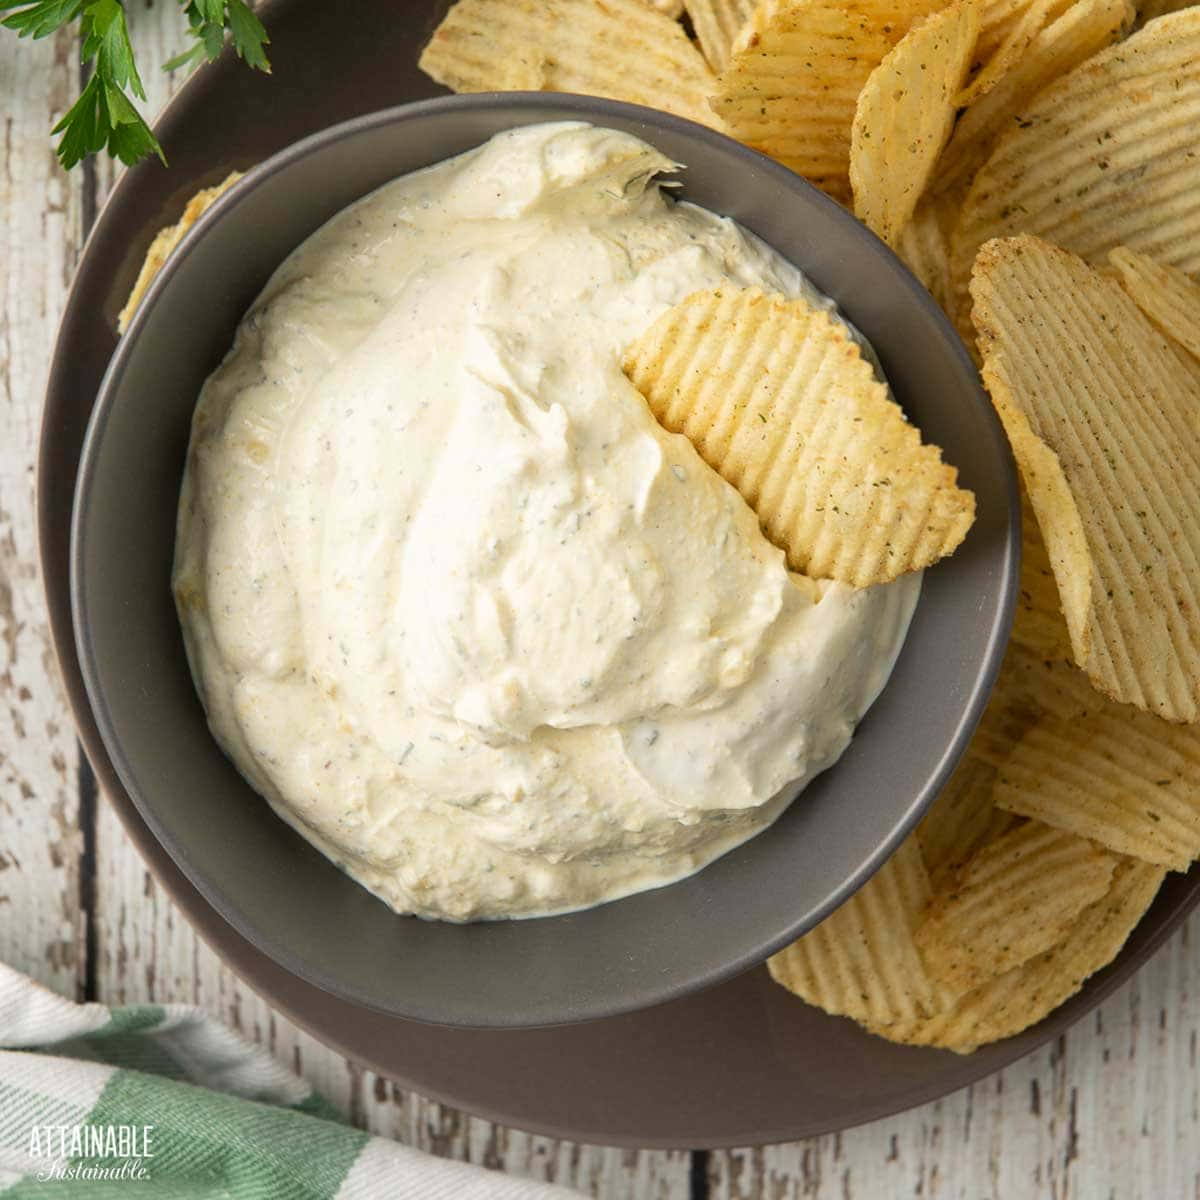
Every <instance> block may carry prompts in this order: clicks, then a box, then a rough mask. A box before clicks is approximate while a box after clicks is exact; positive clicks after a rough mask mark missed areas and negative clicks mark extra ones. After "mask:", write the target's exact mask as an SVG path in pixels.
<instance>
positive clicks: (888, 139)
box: [850, 0, 1048, 245]
mask: <svg viewBox="0 0 1200 1200" xmlns="http://www.w3.org/2000/svg"><path fill="white" fill-rule="evenodd" d="M1041 2H1048V0H1039V3H1041ZM978 34H979V13H978V10H977V9H976V7H975V4H974V0H959V3H957V4H952V5H951V6H950V7H949V8H947V9H945V10H944V11H942V12H940V13H936V14H934V15H933V16H932V17H929V18H927V19H926V20H924V21H922V22H921V23H920V24H919V25H917V26H915V27H914V28H913V29H911V30H910V31H909V32H908V33H907V34H905V35H904V37H903V38H902V39H901V40H900V42H899V43H898V44H897V45H896V47H895V48H894V49H893V50H891V51H889V52H888V54H887V55H886V57H885V58H884V59H883V61H882V62H881V63H880V64H879V66H877V67H876V68H875V70H873V71H872V72H871V74H870V76H869V77H868V79H867V81H866V83H865V84H864V85H863V89H862V91H861V92H860V93H859V96H858V103H857V106H856V108H855V111H854V125H853V128H852V130H851V136H850V186H851V190H852V192H853V194H854V215H855V216H856V217H858V219H859V220H860V221H862V222H863V223H864V224H865V225H867V226H868V227H869V228H870V229H872V230H874V232H875V233H876V234H878V235H879V237H881V238H882V239H883V240H884V241H885V242H888V243H889V244H893V245H894V244H895V242H896V240H897V238H898V236H899V234H900V231H901V230H902V229H903V228H904V226H905V225H907V224H908V222H909V219H910V218H911V217H912V215H913V213H914V211H915V210H916V207H917V201H918V200H919V199H920V198H921V195H922V193H923V192H924V191H925V186H926V184H927V183H928V182H929V178H930V175H931V174H932V173H933V169H934V164H935V163H936V162H937V159H938V155H940V154H941V152H942V148H943V147H944V146H945V144H946V141H947V139H948V138H949V136H950V130H951V128H952V127H953V125H954V114H955V112H956V109H957V102H956V97H957V95H958V93H959V91H960V90H961V88H962V85H963V81H964V80H965V79H966V77H967V69H968V68H969V67H970V65H971V53H972V51H973V50H974V47H975V39H976V37H977V36H978Z"/></svg>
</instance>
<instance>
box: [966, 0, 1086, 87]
mask: <svg viewBox="0 0 1200 1200" xmlns="http://www.w3.org/2000/svg"><path fill="white" fill-rule="evenodd" d="M1070 3H1071V0H1033V3H1031V4H1027V5H1025V6H1024V7H1023V8H1021V9H1019V10H1018V11H1017V13H1016V14H1015V19H1014V20H1013V21H1012V23H1011V24H1010V25H1009V27H1008V28H1007V29H1006V30H1005V34H1004V37H1003V39H1002V40H1001V42H1000V44H999V45H998V46H997V47H996V48H995V50H993V51H992V53H991V54H989V55H987V56H984V55H983V54H982V53H981V52H980V51H979V50H978V41H976V55H977V57H978V58H980V59H981V60H982V65H981V66H980V68H979V70H978V71H976V72H975V74H974V75H973V76H972V77H971V80H970V82H969V83H968V84H967V85H966V86H965V87H964V88H963V89H962V91H961V92H959V94H958V97H957V104H958V106H959V107H960V108H965V107H966V106H967V105H968V104H974V103H975V101H976V100H978V99H979V98H980V97H981V96H983V95H986V94H987V93H988V92H990V91H991V90H992V88H994V87H995V86H996V84H998V83H999V82H1000V80H1001V79H1003V78H1004V77H1005V76H1006V75H1007V74H1008V73H1009V71H1010V70H1011V69H1012V68H1013V66H1014V65H1015V64H1016V63H1018V62H1019V61H1020V60H1021V57H1022V56H1023V55H1024V53H1025V51H1026V50H1027V49H1028V48H1029V45H1030V43H1031V42H1032V41H1033V39H1034V38H1035V37H1037V35H1038V34H1039V33H1040V32H1041V31H1042V30H1043V29H1044V28H1045V27H1046V26H1047V25H1048V24H1049V23H1050V22H1051V21H1053V20H1054V18H1055V17H1059V16H1061V15H1062V14H1063V12H1064V11H1065V10H1066V9H1067V8H1068V7H1069V5H1070Z"/></svg>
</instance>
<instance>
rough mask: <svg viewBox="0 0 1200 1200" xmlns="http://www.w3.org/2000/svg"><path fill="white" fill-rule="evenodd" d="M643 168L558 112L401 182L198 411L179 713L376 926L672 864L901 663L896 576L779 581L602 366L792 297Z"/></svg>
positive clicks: (178, 585)
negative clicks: (744, 299) (866, 585)
mask: <svg viewBox="0 0 1200 1200" xmlns="http://www.w3.org/2000/svg"><path fill="white" fill-rule="evenodd" d="M672 169H673V164H672V163H671V162H670V161H669V160H667V159H666V158H664V157H663V156H662V155H661V154H660V153H659V152H658V151H656V150H654V149H652V148H651V147H650V146H648V145H646V144H645V143H643V142H641V141H639V140H637V139H635V138H633V137H631V136H629V135H627V134H623V133H618V132H614V131H612V130H607V129H599V128H594V127H591V126H588V125H584V124H576V123H571V124H555V125H541V126H534V127H528V128H524V129H518V130H513V131H511V132H509V133H504V134H501V135H499V136H498V137H496V138H493V139H492V141H490V142H488V143H487V144H486V145H485V146H482V147H480V148H479V149H477V150H474V151H472V152H470V153H468V154H464V155H462V156H461V157H458V158H455V159H453V160H450V161H448V162H444V163H441V164H439V165H438V166H435V167H432V168H429V169H428V170H425V171H421V172H418V173H417V174H414V175H409V176H406V177H404V178H402V179H399V180H397V181H395V182H394V183H391V184H389V185H387V186H386V187H384V188H382V189H380V190H379V191H377V192H375V193H374V194H372V195H370V196H368V197H366V198H365V199H364V200H362V201H360V202H359V203H357V204H355V205H353V206H352V207H351V208H349V209H347V210H346V211H344V212H342V213H340V214H339V215H338V216H336V217H335V218H334V219H333V220H332V221H330V222H329V223H328V224H327V225H325V226H324V228H322V229H320V230H319V231H318V232H317V233H316V234H314V235H313V236H312V237H311V238H309V240H308V241H307V242H305V243H304V245H302V246H301V247H300V248H299V249H298V250H297V251H296V252H295V253H294V254H292V256H291V257H290V258H289V259H288V260H287V262H285V263H284V265H283V266H282V267H280V269H279V270H278V271H277V272H276V273H275V275H274V277H273V278H272V279H271V281H270V283H269V284H268V285H267V287H266V289H265V290H264V291H263V293H262V295H261V296H260V297H259V299H258V300H257V302H256V303H255V305H254V307H253V309H252V311H251V312H250V314H249V315H248V316H247V317H246V319H245V320H244V322H243V323H242V325H241V327H240V328H239V330H238V333H237V337H236V340H235V342H234V345H233V349H232V350H231V351H230V353H229V355H228V356H227V358H226V359H225V361H224V362H223V363H222V364H221V366H220V368H219V369H218V370H217V371H216V372H215V373H214V374H213V375H212V376H211V378H210V379H209V380H208V381H207V382H206V383H205V385H204V389H203V391H202V393H201V396H200V400H199V404H198V406H197V409H196V414H195V419H194V423H193V428H192V441H191V449H190V453H189V457H188V465H187V471H186V475H185V478H184V483H183V492H182V497H181V502H180V509H179V525H178V540H177V546H176V563H175V578H174V585H175V592H176V598H177V602H178V606H179V613H180V619H181V621H182V624H183V630H184V636H185V640H186V643H187V649H188V655H189V659H190V662H191V666H192V671H193V674H194V675H195V678H196V682H197V686H198V688H199V691H200V695H201V697H202V699H203V701H204V705H205V708H206V710H207V713H208V718H209V722H210V724H211V726H212V729H213V732H214V734H215V735H216V737H217V740H218V741H219V742H220V744H221V746H222V747H223V748H224V749H225V751H226V752H227V753H228V755H229V756H230V758H231V759H232V760H233V761H234V763H235V764H236V765H237V767H238V768H239V769H240V770H241V772H242V774H243V775H244V776H245V777H246V778H247V779H248V780H249V782H250V783H251V784H252V785H253V786H254V787H255V788H256V789H257V790H258V791H259V792H261V793H262V794H263V795H264V796H265V797H266V798H267V800H268V801H269V802H270V803H271V805H272V806H273V807H274V809H275V811H276V812H277V813H278V814H279V815H280V816H281V817H283V818H284V820H286V821H288V822H289V823H291V824H292V825H293V826H294V827H295V828H296V829H298V830H299V831H300V832H301V833H302V834H303V835H304V836H305V837H306V838H308V839H309V840H310V841H312V842H313V843H314V844H315V845H316V846H318V847H319V848H320V849H321V850H322V851H323V852H324V853H325V854H326V855H328V856H329V857H330V858H332V859H333V860H334V861H335V862H337V863H339V864H340V865H341V866H342V867H343V868H344V869H345V870H346V871H347V872H348V873H349V874H350V875H352V876H353V877H354V878H355V879H356V880H358V881H359V882H360V883H361V884H363V885H364V886H365V887H368V888H370V889H371V891H373V892H374V893H375V894H376V895H377V896H379V897H380V898H381V899H383V900H384V901H386V902H387V903H388V904H390V905H391V906H392V907H393V908H395V909H397V910H398V911H400V912H406V913H418V914H420V915H422V916H427V917H442V918H448V919H451V920H468V919H473V918H484V917H506V916H532V915H537V914H544V913H552V912H558V911H562V910H567V909H575V908H582V907H586V906H588V905H593V904H597V903H599V902H601V901H604V900H608V899H612V898H614V897H617V896H621V895H625V894H627V893H630V892H635V891H639V890H641V889H644V888H649V887H654V886H657V885H659V884H664V883H667V882H670V881H671V880H675V879H678V878H680V877H682V876H685V875H688V874H690V873H692V872H694V871H696V870H697V869H699V868H700V867H702V866H704V865H705V864H706V863H708V862H709V861H711V860H712V859H713V858H715V857H717V856H718V855H720V854H722V853H724V852H725V851H727V850H729V849H730V848H731V847H733V846H735V845H737V844H738V843H740V842H742V841H744V840H745V839H746V838H748V837H750V836H752V835H753V834H755V833H757V832H759V831H760V830H761V829H763V828H764V827H765V826H767V825H768V824H770V822H771V821H773V820H774V819H775V818H776V817H777V816H778V814H779V813H780V811H781V810H782V809H783V808H784V807H785V806H786V805H787V804H788V803H789V802H790V801H791V800H792V798H793V797H794V796H795V794H796V793H797V792H798V791H799V789H800V788H802V787H803V786H804V784H806V783H807V782H808V781H809V780H810V779H811V778H812V777H813V776H814V775H815V774H816V773H817V772H819V771H822V770H824V769H825V768H826V767H828V766H829V765H830V764H831V763H833V762H834V761H835V760H836V759H837V758H838V756H839V755H841V753H842V751H843V750H845V748H846V746H847V744H848V743H849V741H850V736H851V733H852V732H853V729H854V726H855V724H856V722H857V721H858V720H859V718H860V717H861V716H862V715H863V713H864V712H865V711H866V709H867V707H868V706H869V705H870V704H871V702H872V701H873V699H874V698H875V696H876V695H877V693H878V692H879V690H880V688H881V687H882V686H883V684H884V682H885V680H886V679H887V677H888V674H889V673H890V671H891V668H892V665H893V662H894V661H895V658H896V655H897V653H898V651H899V648H900V645H901V643H902V642H903V639H904V634H905V631H906V629H907V626H908V621H909V618H910V616H911V614H912V610H913V606H914V604H915V602H916V598H917V593H918V588H919V580H918V579H917V578H916V577H910V578H908V579H905V580H901V581H899V582H897V583H894V584H890V585H888V586H886V587H880V588H875V589H871V590H869V591H858V592H856V591H852V590H851V589H849V588H846V587H843V586H840V585H836V584H817V583H814V582H812V581H810V580H807V579H804V578H802V577H800V576H797V575H792V574H789V572H788V571H787V569H786V567H785V565H784V557H783V554H782V553H781V552H780V551H779V550H777V549H775V548H774V547H772V546H771V545H770V544H769V543H768V542H767V541H766V540H765V539H764V537H763V536H762V533H761V532H760V530H759V526H758V522H757V521H756V519H755V517H754V514H753V513H752V512H751V511H750V509H749V508H748V507H747V506H746V504H745V503H744V502H743V500H742V499H741V497H740V496H739V495H738V494H737V492H736V491H735V490H734V489H733V488H732V487H730V486H728V485H727V484H726V483H725V482H724V481H723V480H722V479H721V478H720V477H719V476H718V475H717V474H716V473H715V472H714V471H712V470H711V469H710V468H709V467H708V466H707V465H706V464H705V463H704V462H702V461H701V459H700V458H699V457H698V455H697V454H696V452H695V450H694V449H693V448H692V446H691V444H690V443H689V442H688V441H687V440H686V439H685V438H683V437H679V436H677V435H674V434H670V433H667V432H666V431H665V430H664V429H662V428H661V427H660V426H659V425H658V424H657V422H656V421H655V419H654V417H653V416H652V415H651V413H650V410H649V408H648V407H647V405H646V402H645V401H644V399H643V398H642V397H641V396H640V395H639V393H638V392H637V391H636V390H635V389H634V388H633V387H632V385H631V384H630V383H629V382H628V381H627V380H626V378H625V376H624V375H623V374H622V372H621V369H620V365H619V362H620V357H621V353H622V351H623V350H624V348H625V346H626V345H627V344H628V343H629V342H630V341H631V340H632V339H633V338H634V337H635V336H637V335H638V334H639V333H641V332H642V331H643V330H644V329H645V328H646V326H647V325H648V324H649V323H650V322H651V321H653V320H654V318H655V317H657V316H658V315H659V314H660V313H661V312H662V311H663V310H664V309H665V308H667V307H668V306H669V305H672V304H674V303H676V302H677V301H679V300H682V299H683V298H684V297H685V296H687V295H688V294H689V293H691V292H693V291H695V290H696V289H698V288H705V287H711V286H714V285H716V284H720V283H722V282H725V281H733V282H735V283H737V284H742V285H758V286H760V287H762V288H764V289H766V290H768V291H777V292H784V293H788V294H796V293H803V294H805V295H808V296H810V297H811V296H815V295H816V293H815V292H814V291H813V289H812V288H811V286H810V285H809V284H808V283H807V282H806V281H805V280H804V278H803V277H802V276H801V274H800V273H799V272H798V271H797V270H796V269H795V268H794V267H792V266H791V265H790V264H788V263H787V262H785V261H784V260H783V259H782V258H781V257H780V256H778V255H777V254H775V253H774V252H773V251H771V250H770V249H769V248H767V247H766V246H764V245H763V244H762V243H760V242H759V241H757V240H756V239H754V238H753V237H751V236H750V235H748V234H747V233H745V232H744V231H743V230H742V229H740V228H739V227H738V226H737V225H735V224H734V223H733V222H732V221H729V220H727V219H723V218H720V217H716V216H714V215H712V214H711V213H709V212H706V211H704V210H702V209H699V208H695V207H693V206H691V205H687V204H677V203H674V202H673V201H672V200H671V198H670V197H669V195H668V194H667V193H665V192H664V191H662V190H660V187H659V186H658V184H656V183H655V182H654V177H655V175H656V174H657V173H659V172H668V171H671V170H672ZM825 303H829V302H828V301H825Z"/></svg>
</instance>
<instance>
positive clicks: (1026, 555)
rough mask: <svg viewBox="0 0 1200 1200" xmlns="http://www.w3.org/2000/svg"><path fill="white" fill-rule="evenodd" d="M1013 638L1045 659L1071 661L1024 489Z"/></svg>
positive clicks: (1053, 586)
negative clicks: (1018, 578) (1019, 570)
mask: <svg viewBox="0 0 1200 1200" xmlns="http://www.w3.org/2000/svg"><path fill="white" fill-rule="evenodd" d="M1012 636H1013V639H1014V640H1015V641H1017V642H1019V643H1021V644H1022V645H1024V646H1027V647H1028V648H1029V649H1030V650H1033V651H1035V652H1036V653H1037V654H1038V655H1040V656H1041V657H1042V658H1043V659H1046V660H1052V661H1067V660H1069V659H1070V657H1071V636H1070V634H1069V633H1068V632H1067V623H1066V620H1065V618H1064V617H1063V611H1062V603H1061V602H1060V600H1059V597H1058V584H1057V583H1056V582H1055V579H1054V567H1053V565H1052V564H1051V562H1050V553H1049V551H1048V550H1047V549H1046V543H1045V541H1044V539H1043V538H1042V531H1041V529H1040V528H1039V527H1038V523H1037V518H1036V517H1035V516H1034V514H1033V504H1032V502H1031V501H1030V499H1029V496H1028V493H1027V492H1026V491H1025V489H1024V487H1022V488H1021V580H1020V589H1019V591H1018V592H1017V606H1016V611H1015V612H1014V614H1013V628H1012Z"/></svg>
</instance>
